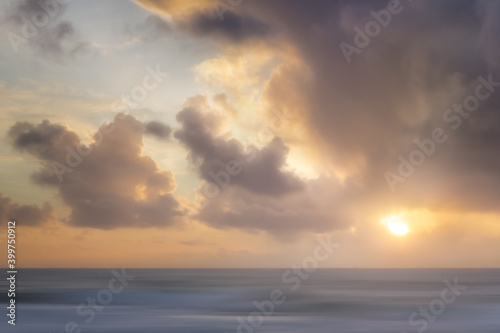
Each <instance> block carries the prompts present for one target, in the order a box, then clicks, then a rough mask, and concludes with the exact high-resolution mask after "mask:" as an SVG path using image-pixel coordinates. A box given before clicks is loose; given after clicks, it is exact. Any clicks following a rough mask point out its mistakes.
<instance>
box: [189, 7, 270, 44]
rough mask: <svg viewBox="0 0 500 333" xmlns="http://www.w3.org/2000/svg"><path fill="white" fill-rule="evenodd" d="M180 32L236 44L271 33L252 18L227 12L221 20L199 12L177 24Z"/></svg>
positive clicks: (268, 27)
mask: <svg viewBox="0 0 500 333" xmlns="http://www.w3.org/2000/svg"><path fill="white" fill-rule="evenodd" d="M179 26H180V28H181V30H184V31H187V32H189V33H192V34H194V35H195V36H198V37H215V38H221V39H223V40H227V41H229V42H233V43H237V42H242V41H245V40H247V39H251V38H262V37H266V36H268V35H269V34H270V33H271V27H270V25H268V24H267V23H264V22H262V21H260V20H259V19H257V18H254V17H252V16H248V15H244V14H240V13H235V12H232V11H228V12H225V13H224V20H221V19H220V18H219V16H217V14H216V13H215V12H199V13H196V14H194V15H193V16H191V17H189V18H188V19H186V20H184V21H181V22H179Z"/></svg>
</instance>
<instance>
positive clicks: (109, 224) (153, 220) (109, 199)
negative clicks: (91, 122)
mask: <svg viewBox="0 0 500 333" xmlns="http://www.w3.org/2000/svg"><path fill="white" fill-rule="evenodd" d="M143 134H144V125H143V124H142V123H141V122H139V121H137V120H136V119H135V118H134V117H132V116H129V115H124V114H119V115H118V116H116V117H115V119H114V121H113V122H112V123H110V124H106V125H103V126H102V127H101V128H100V130H99V131H98V132H97V133H96V134H95V135H94V140H95V142H94V143H93V144H90V145H89V146H85V145H82V144H81V142H80V139H79V137H78V136H77V134H76V133H74V132H72V131H71V130H69V129H67V128H65V127H63V126H61V125H57V124H51V123H50V122H48V121H43V122H42V123H40V124H37V125H34V124H30V123H26V122H18V123H16V124H15V125H14V126H12V127H11V129H10V131H9V134H8V137H9V139H10V141H11V143H12V145H13V146H14V147H16V148H17V149H20V150H23V151H26V152H28V153H30V154H32V155H33V156H35V157H37V158H38V159H39V160H40V163H41V168H40V169H39V170H38V171H36V172H35V173H34V174H33V175H32V179H33V180H34V181H35V182H36V183H38V184H40V185H46V186H52V187H54V188H56V189H57V190H58V192H59V195H60V197H61V199H62V200H63V202H64V203H65V204H66V205H68V206H69V208H70V209H71V215H70V217H69V219H68V220H67V223H68V224H70V225H74V226H80V227H91V228H98V229H113V228H118V227H164V226H168V225H172V224H174V223H175V222H176V219H177V217H178V216H179V215H180V212H179V211H178V202H177V200H176V199H175V198H174V197H173V195H172V194H171V193H172V192H173V191H174V190H175V188H176V184H175V180H174V176H173V174H172V173H171V172H169V171H164V170H160V169H159V168H158V165H157V164H156V163H155V161H154V160H153V159H151V158H150V157H149V156H144V155H142V146H143Z"/></svg>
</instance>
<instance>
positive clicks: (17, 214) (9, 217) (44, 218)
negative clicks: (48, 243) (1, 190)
mask: <svg viewBox="0 0 500 333" xmlns="http://www.w3.org/2000/svg"><path fill="white" fill-rule="evenodd" d="M51 218H53V208H52V206H51V205H50V204H49V203H47V202H46V203H44V204H43V205H42V207H38V206H36V205H20V204H17V203H14V202H12V200H11V199H10V198H8V197H4V196H2V195H1V194H0V219H2V221H16V226H30V227H32V226H39V225H42V224H43V223H45V222H48V221H50V219H51Z"/></svg>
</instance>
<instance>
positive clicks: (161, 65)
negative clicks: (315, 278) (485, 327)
mask: <svg viewBox="0 0 500 333" xmlns="http://www.w3.org/2000/svg"><path fill="white" fill-rule="evenodd" d="M0 13H1V14H0V34H1V35H2V36H3V38H1V39H0V60H1V61H0V74H1V76H0V118H1V121H0V163H1V168H0V218H1V219H2V220H3V221H4V222H7V221H8V220H16V223H17V224H16V228H17V253H18V266H20V267H57V268H59V267H61V268H65V267H152V268H156V267H158V268H164V267H174V268H206V267H213V268H240V267H241V268H253V267H264V268H268V267H289V266H290V265H293V264H297V263H301V262H302V261H303V260H305V258H308V257H309V256H311V255H312V253H313V251H314V249H315V247H316V246H317V243H318V239H331V240H332V241H334V242H335V243H336V244H339V247H338V248H337V249H336V250H335V252H334V253H333V254H332V256H330V257H329V258H328V260H326V261H324V262H322V263H321V265H322V267H360V268H361V267H370V268H413V267H415V268H421V267H443V268H448V267H472V268H475V267H500V260H499V259H500V258H499V255H500V205H499V199H500V153H499V152H498V148H499V147H500V113H499V112H500V61H499V59H500V44H499V43H498V35H499V34H500V2H498V1H494V0H489V1H488V0H476V1H472V0H470V1H469V0H467V1H465V0H442V1H429V0H413V1H412V0H400V1H398V0H391V1H378V0H370V1H368V0H359V1H347V0H338V1H326V0H325V1H321V0H313V1H307V2H306V1H293V0H289V1H286V0H272V1H265V0H216V1H202V0H196V1H195V0H191V1H181V0H135V1H121V0H109V1H97V0H88V1H78V0H44V1H35V0H20V1H4V2H2V3H1V4H0ZM6 234H7V232H6V228H5V229H4V230H2V231H1V234H0V235H1V237H0V242H1V243H3V244H5V243H6V242H7V237H6Z"/></svg>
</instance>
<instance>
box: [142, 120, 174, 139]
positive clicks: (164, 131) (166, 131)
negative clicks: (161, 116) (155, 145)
mask: <svg viewBox="0 0 500 333" xmlns="http://www.w3.org/2000/svg"><path fill="white" fill-rule="evenodd" d="M171 132H172V129H171V128H170V126H168V125H167V124H164V123H162V122H160V121H150V122H148V123H146V124H145V133H146V134H151V135H153V136H155V137H156V138H158V139H162V140H166V139H168V138H170V133H171Z"/></svg>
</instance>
